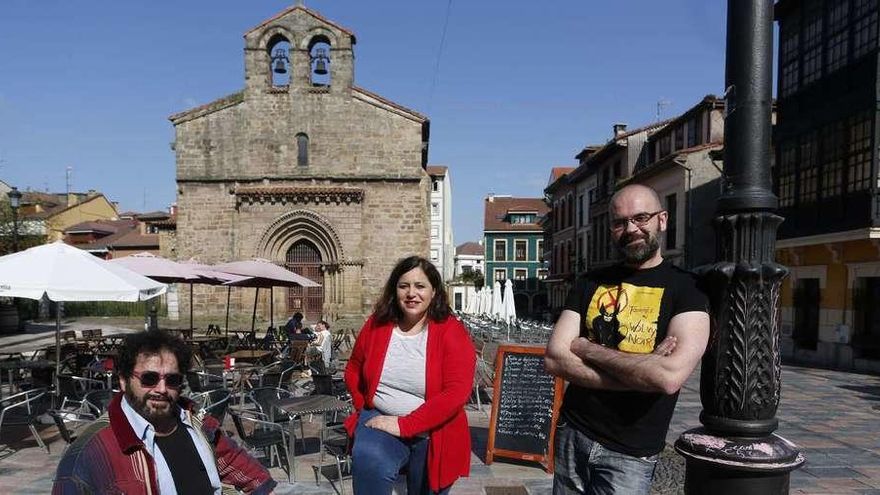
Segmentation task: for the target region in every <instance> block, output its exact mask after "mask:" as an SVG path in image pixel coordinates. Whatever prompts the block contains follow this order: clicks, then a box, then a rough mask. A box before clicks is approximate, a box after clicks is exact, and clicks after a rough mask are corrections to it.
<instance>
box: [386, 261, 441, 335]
mask: <svg viewBox="0 0 880 495" xmlns="http://www.w3.org/2000/svg"><path fill="white" fill-rule="evenodd" d="M414 268H421V269H422V271H423V272H425V275H426V276H427V277H428V282H430V283H431V287H432V288H433V289H434V298H433V299H431V304H429V305H428V319H429V320H432V321H437V322H439V321H443V320H445V319H446V318H448V317H449V315H450V314H451V313H452V309H451V308H450V307H449V298H448V296H447V295H446V286H445V285H443V279H442V278H441V277H440V272H438V271H437V268H436V267H435V266H434V265H433V264H432V263H431V262H430V261H428V260H426V259H425V258H422V257H421V256H410V257H408V258H403V259H401V260H400V261H398V262H397V265H395V266H394V269H393V270H391V275H389V276H388V281H387V282H385V289H384V290H383V291H382V297H381V298H379V300H378V301H376V305H375V307H374V308H373V318H374V320H375V321H376V323H379V324H383V323H388V322H390V321H393V322H395V323H399V322H400V321H401V320H402V319H403V311H401V309H400V305H398V303H397V282H398V281H399V280H400V277H402V276H403V275H404V274H405V273H406V272H408V271H410V270H412V269H414Z"/></svg>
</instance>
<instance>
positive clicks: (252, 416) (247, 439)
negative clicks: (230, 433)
mask: <svg viewBox="0 0 880 495" xmlns="http://www.w3.org/2000/svg"><path fill="white" fill-rule="evenodd" d="M229 414H230V416H232V422H233V424H235V430H236V431H237V432H238V436H239V438H241V441H242V442H244V444H245V445H246V446H247V447H248V448H250V449H262V450H263V451H264V453H265V454H266V455H267V457H269V463H270V465H272V461H273V460H275V459H277V460H278V466H280V467H281V468H282V469H284V470H285V471H287V481H291V480H292V477H291V476H292V473H291V472H290V469H289V468H288V466H289V464H288V459H289V457H288V456H291V455H293V453H292V452H288V451H287V445H288V441H287V438H288V433H287V428H286V427H285V426H284V425H280V424H278V423H274V422H272V421H269V418H268V417H266V415H265V414H263V413H261V412H259V411H253V410H247V409H239V408H237V407H232V408H229ZM281 453H283V454H284V456H283V457H284V458H283V459H282V456H281Z"/></svg>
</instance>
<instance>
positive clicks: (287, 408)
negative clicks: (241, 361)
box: [273, 395, 351, 481]
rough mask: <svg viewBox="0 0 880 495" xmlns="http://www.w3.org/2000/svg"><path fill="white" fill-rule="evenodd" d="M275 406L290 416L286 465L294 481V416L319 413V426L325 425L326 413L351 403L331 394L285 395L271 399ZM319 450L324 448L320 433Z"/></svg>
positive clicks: (349, 405)
mask: <svg viewBox="0 0 880 495" xmlns="http://www.w3.org/2000/svg"><path fill="white" fill-rule="evenodd" d="M273 402H274V403H275V406H276V407H277V408H278V409H280V410H282V411H284V412H285V413H286V414H287V415H288V416H289V417H290V418H291V421H290V422H289V428H290V435H289V436H288V442H289V445H288V446H287V463H288V464H287V467H288V469H289V470H290V471H289V473H290V477H291V478H290V479H291V480H292V481H296V459H295V457H296V455H295V452H296V428H295V423H296V422H295V421H292V419H293V418H294V417H297V416H299V417H300V418H301V417H303V416H305V415H307V414H320V415H321V421H322V422H321V428H322V429H323V428H325V427H326V425H327V417H326V415H327V413H333V412H343V411H347V410H349V408H350V407H351V404H349V403H348V402H343V401H341V400H339V399H337V398H336V397H334V396H332V395H307V396H305V397H287V398H284V399H275V400H273ZM320 448H321V451H322V452H323V450H324V436H323V434H322V435H321V447H320Z"/></svg>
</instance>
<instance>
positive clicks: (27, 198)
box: [19, 191, 118, 242]
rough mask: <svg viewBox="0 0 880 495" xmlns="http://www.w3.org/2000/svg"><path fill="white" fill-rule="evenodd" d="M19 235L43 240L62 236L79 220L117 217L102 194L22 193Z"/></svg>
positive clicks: (114, 218)
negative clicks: (42, 237) (42, 238)
mask: <svg viewBox="0 0 880 495" xmlns="http://www.w3.org/2000/svg"><path fill="white" fill-rule="evenodd" d="M19 214H20V216H21V225H20V227H19V228H20V229H21V232H22V234H24V235H28V236H44V237H45V239H46V242H55V241H57V240H60V239H63V238H64V231H65V230H66V229H67V228H68V227H71V226H73V225H76V224H78V223H82V222H87V221H94V220H116V219H118V214H117V211H116V206H115V205H114V204H113V203H111V202H110V201H109V200H108V199H107V198H106V197H105V196H104V195H103V194H100V193H97V192H95V191H89V192H88V193H84V194H83V193H70V194H49V193H38V192H25V193H23V195H22V205H21V211H20V213H19Z"/></svg>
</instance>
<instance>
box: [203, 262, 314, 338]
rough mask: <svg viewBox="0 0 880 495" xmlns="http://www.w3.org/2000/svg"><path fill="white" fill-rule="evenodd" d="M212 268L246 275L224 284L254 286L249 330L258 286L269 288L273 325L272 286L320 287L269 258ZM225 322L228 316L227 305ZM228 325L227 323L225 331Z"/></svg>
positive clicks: (255, 315)
mask: <svg viewBox="0 0 880 495" xmlns="http://www.w3.org/2000/svg"><path fill="white" fill-rule="evenodd" d="M213 269H214V270H218V271H221V272H226V273H232V274H235V275H241V276H244V277H248V278H246V279H243V280H238V281H230V282H226V283H225V285H228V286H233V285H234V286H236V287H254V288H255V289H256V291H255V293H254V311H253V315H251V332H253V331H254V326H255V325H256V320H257V297H258V296H259V294H260V288H265V287H268V288H269V321H270V323H269V324H270V325H271V326H275V302H274V298H273V297H272V295H273V288H274V287H320V286H321V284H319V283H317V282H314V281H312V280H309V279H308V278H306V277H303V276H302V275H299V274H296V273H293V272H292V271H290V270H288V269H286V268H284V267H281V266H278V265H276V264H275V263H272V262H271V261H269V260H264V259H259V258H254V259H251V260H244V261H233V262H231V263H223V264H220V265H214V266H213ZM226 309H227V322H228V318H229V314H228V312H229V307H228V306H227V308H226ZM228 331H229V325H228V324H227V332H228Z"/></svg>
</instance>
